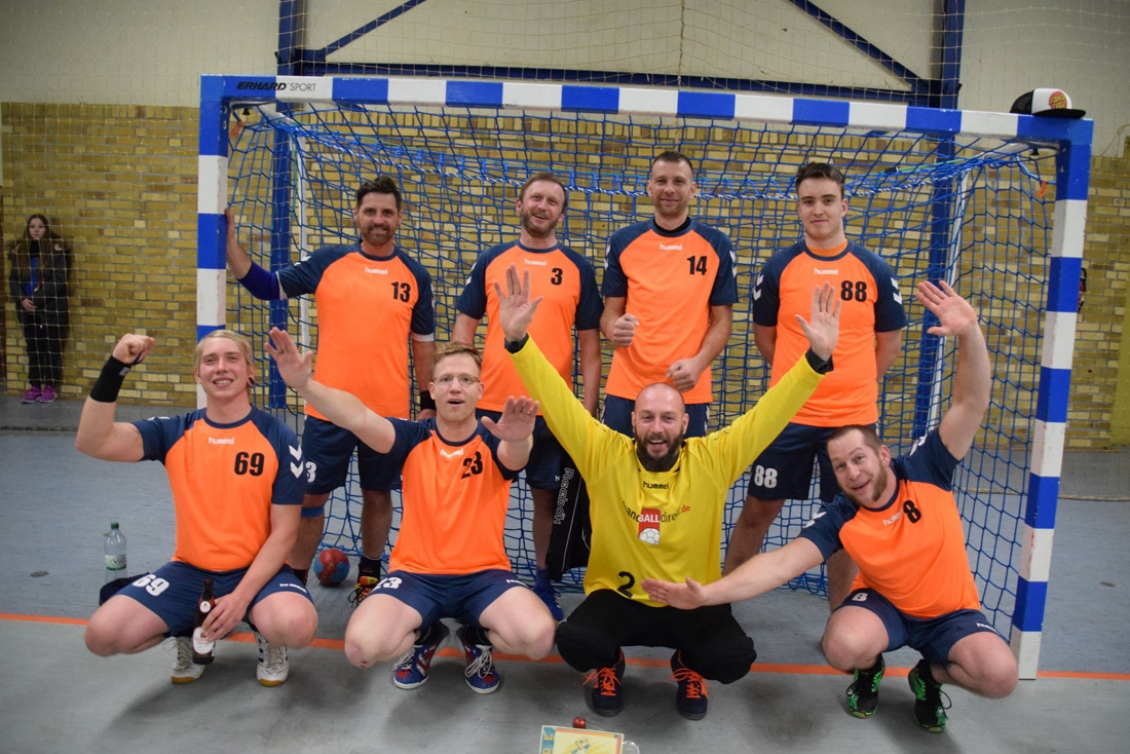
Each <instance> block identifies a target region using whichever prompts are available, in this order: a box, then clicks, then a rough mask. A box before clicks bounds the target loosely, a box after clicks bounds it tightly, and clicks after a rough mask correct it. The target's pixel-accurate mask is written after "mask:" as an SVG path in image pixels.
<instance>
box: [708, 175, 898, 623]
mask: <svg viewBox="0 0 1130 754" xmlns="http://www.w3.org/2000/svg"><path fill="white" fill-rule="evenodd" d="M795 185H796V190H797V213H798V214H799V215H800V221H801V224H802V225H803V226H804V240H803V241H801V242H799V243H797V244H795V245H793V246H792V247H791V248H789V249H785V250H784V251H781V252H778V253H777V254H775V255H773V257H772V258H771V259H769V261H768V262H766V263H765V265H764V267H763V268H762V269H761V271H760V272H759V273H758V275H757V278H756V281H755V282H754V289H753V337H754V342H755V343H756V344H757V350H758V351H760V352H761V355H762V356H763V357H764V358H765V361H766V362H767V363H768V364H770V365H771V366H772V380H771V381H770V384H775V383H776V382H777V380H779V379H780V378H781V376H782V375H783V374H784V373H785V372H786V371H787V370H788V369H789V367H790V366H792V364H793V363H795V362H796V360H797V357H798V356H799V355H800V354H802V353H804V350H805V349H806V348H807V347H808V341H807V340H806V338H805V337H804V332H803V331H802V330H801V329H800V327H798V326H797V323H796V319H795V318H794V315H795V314H800V313H804V312H805V311H807V306H808V303H807V302H808V299H809V297H810V295H811V291H812V287H813V285H817V284H822V283H825V282H827V283H830V284H831V285H832V287H833V288H835V289H836V292H837V295H838V296H839V298H840V301H841V302H842V304H843V314H842V315H841V319H840V339H839V342H838V343H837V344H836V353H835V355H834V357H833V358H834V360H835V362H836V371H835V372H834V373H833V374H831V375H829V376H828V379H826V380H824V381H823V382H822V383H821V384H820V387H819V388H818V389H817V391H816V392H815V393H814V394H813V395H812V398H810V399H809V401H808V403H806V404H804V406H803V407H802V408H801V409H800V411H797V414H796V416H795V417H793V420H792V422H790V423H789V426H788V427H786V428H785V431H784V432H782V433H781V434H780V435H779V436H778V437H777V439H776V440H774V441H773V443H772V444H771V445H770V446H769V447H768V448H766V450H765V452H764V453H762V454H761V455H760V456H758V458H757V460H756V461H754V462H753V468H752V470H751V473H750V484H749V493H748V495H747V497H746V500H745V506H744V507H743V508H742V512H741V516H740V517H739V518H738V521H737V523H736V524H735V526H734V529H733V531H732V532H730V542H729V545H728V546H727V549H726V569H725V570H726V572H727V573H729V572H730V571H732V570H734V569H735V568H737V567H738V566H739V565H741V564H742V563H744V562H745V561H747V560H749V559H750V558H751V557H753V556H754V555H755V554H756V553H757V552H758V551H760V550H761V545H762V543H763V542H764V541H765V535H766V533H767V532H768V531H769V526H770V525H771V524H772V523H773V521H774V519H776V518H777V515H778V514H779V513H780V512H781V508H782V506H783V505H784V503H785V500H786V499H792V500H804V499H806V498H807V497H808V490H809V485H810V483H811V481H812V460H813V457H815V458H816V459H817V461H818V463H819V468H820V497H821V499H822V500H824V501H825V502H827V501H830V500H831V499H832V498H833V497H835V495H836V492H838V491H839V488H838V487H836V475H835V474H833V473H832V468H831V466H830V465H829V463H828V452H827V450H826V449H825V443H826V442H827V440H828V436H829V435H830V434H831V432H832V430H834V429H835V428H836V427H842V426H845V425H847V424H875V423H876V422H877V421H878V420H879V409H878V406H877V403H878V397H879V392H878V380H880V379H882V376H883V375H884V374H885V373H886V371H887V369H889V368H890V366H891V364H893V363H894V361H895V359H896V358H897V357H898V353H899V347H900V344H901V342H902V330H903V328H904V327H906V312H905V311H904V309H903V305H902V296H901V295H900V294H899V289H898V281H896V280H895V277H894V275H893V274H892V273H891V269H890V267H888V266H887V263H886V262H884V261H883V260H882V259H880V258H879V257H878V256H876V255H875V254H873V253H872V252H870V251H868V250H867V249H864V248H863V247H862V246H860V245H859V244H857V243H853V242H850V241H848V239H847V236H846V235H844V216H845V215H846V214H847V209H848V203H847V199H846V198H845V197H844V176H843V173H841V172H840V171H839V170H837V169H836V168H834V167H832V166H831V165H827V164H825V163H822V162H812V163H809V164H807V165H804V166H802V167H801V168H800V170H799V171H798V172H797V176H796V184H795ZM854 575H855V568H854V566H852V563H851V561H850V560H848V559H847V556H846V555H843V554H837V555H836V557H834V558H833V559H832V560H831V561H829V563H828V597H829V603H830V606H831V608H832V609H835V608H836V606H838V605H839V604H840V602H842V601H843V598H844V597H845V596H847V591H848V589H849V588H850V586H851V580H852V577H853V576H854Z"/></svg>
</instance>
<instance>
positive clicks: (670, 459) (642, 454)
mask: <svg viewBox="0 0 1130 754" xmlns="http://www.w3.org/2000/svg"><path fill="white" fill-rule="evenodd" d="M682 447H683V433H682V432H680V433H679V434H678V435H676V436H675V438H674V439H673V440H672V441H671V442H670V444H668V446H667V452H666V453H664V454H663V455H661V456H659V457H658V458H656V457H654V456H652V455H650V454H649V453H648V452H647V443H646V442H645V440H644V438H642V437H640V436H639V435H637V436H636V458H638V459H640V465H641V466H643V467H644V468H645V469H646V470H648V471H670V470H671V469H672V468H673V467H674V466H675V462H676V461H678V460H679V449H680V448H682Z"/></svg>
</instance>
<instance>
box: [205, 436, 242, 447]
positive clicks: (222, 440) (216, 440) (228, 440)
mask: <svg viewBox="0 0 1130 754" xmlns="http://www.w3.org/2000/svg"><path fill="white" fill-rule="evenodd" d="M208 444H209V445H235V438H234V437H209V438H208Z"/></svg>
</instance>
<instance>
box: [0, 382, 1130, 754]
mask: <svg viewBox="0 0 1130 754" xmlns="http://www.w3.org/2000/svg"><path fill="white" fill-rule="evenodd" d="M80 408H81V404H80V403H78V402H75V401H59V402H57V403H55V404H52V405H33V406H22V405H20V404H19V402H18V399H17V398H14V397H11V396H0V490H2V491H3V492H2V493H0V494H2V497H0V573H2V574H3V578H2V579H0V658H2V661H0V752H3V753H4V754H25V753H33V752H34V753H35V754H39V753H47V752H50V753H69V752H129V753H131V754H132V753H133V752H150V751H153V752H158V751H159V752H168V753H169V754H178V753H179V752H193V754H198V753H199V752H202V751H210V752H212V751H214V752H229V751H230V752H240V753H241V754H244V753H245V754H254V753H256V752H269V753H270V754H281V753H283V752H299V751H301V752H311V751H324V752H332V754H349V753H350V752H366V753H367V754H368V753H370V752H421V751H435V752H505V753H507V754H509V753H511V752H512V753H514V754H519V753H523V752H529V753H531V754H532V753H533V752H536V751H538V742H539V733H540V726H541V725H542V724H546V723H548V724H555V725H568V724H570V723H571V721H572V720H573V718H574V716H577V715H581V716H584V717H586V718H587V719H588V721H589V724H590V727H593V728H600V729H605V730H615V731H621V732H624V733H626V734H627V737H628V738H630V739H633V740H635V741H636V742H637V743H638V745H639V747H640V750H641V752H643V754H660V753H667V752H730V751H733V752H738V751H742V752H749V751H753V752H759V751H766V752H767V751H773V752H824V751H833V750H835V751H859V752H868V754H885V753H887V752H915V754H919V753H920V752H949V753H956V752H970V753H976V754H993V753H994V752H1008V753H1009V754H1012V753H1020V752H1024V753H1029V752H1064V753H1067V754H1075V753H1087V752H1126V751H1130V745H1128V744H1127V741H1128V740H1130V556H1128V555H1127V547H1126V543H1127V542H1130V452H1117V453H1087V454H1068V456H1067V457H1066V459H1065V464H1064V483H1063V485H1062V495H1063V497H1062V498H1061V500H1060V506H1059V516H1058V521H1057V527H1056V533H1055V548H1054V555H1053V564H1052V577H1051V583H1050V587H1049V589H1050V592H1049V596H1048V610H1047V616H1046V620H1045V625H1044V640H1043V651H1042V655H1041V663H1040V665H1041V673H1040V678H1039V679H1038V680H1036V681H1025V682H1021V684H1020V686H1019V687H1018V688H1017V690H1016V692H1015V693H1014V694H1013V695H1012V696H1011V697H1009V698H1008V699H1005V700H1000V701H987V700H982V699H979V698H977V697H974V696H972V695H970V694H968V693H966V692H964V691H961V690H956V689H953V688H950V687H947V689H946V690H947V692H948V693H949V695H950V697H951V698H952V701H953V708H952V709H951V710H950V722H949V726H948V728H947V730H946V732H945V733H943V734H941V735H931V734H929V733H926V732H924V731H921V730H919V729H918V728H917V726H916V725H915V724H914V722H913V720H912V718H911V706H912V697H911V694H910V691H909V689H908V688H907V686H906V682H905V680H904V676H905V673H906V670H907V669H908V668H909V667H910V666H912V665H913V664H914V662H915V661H916V660H917V657H916V656H915V655H914V654H913V653H911V652H909V651H907V650H903V651H901V652H899V653H896V654H894V655H893V656H889V657H888V660H887V664H888V678H887V679H886V680H885V681H884V684H883V688H882V692H881V700H882V701H881V703H880V709H879V712H878V714H877V715H876V716H875V717H874V718H872V719H870V720H857V719H855V718H853V717H851V716H849V715H848V714H847V713H846V712H845V711H844V710H845V706H844V689H845V688H846V687H847V685H848V684H849V682H850V679H849V678H848V677H847V676H844V675H840V674H836V673H834V672H832V671H831V670H830V669H829V668H828V667H827V666H826V665H825V664H824V662H823V659H822V656H821V655H820V653H819V651H818V649H817V641H818V639H819V636H820V633H821V630H822V627H823V623H824V619H825V617H826V615H827V606H826V603H825V602H824V601H823V600H821V599H818V598H815V597H812V596H810V595H807V594H798V593H788V592H774V593H772V594H769V595H766V596H764V597H762V598H759V599H757V600H754V601H751V602H747V603H743V604H741V605H740V606H737V608H736V612H737V615H738V616H739V619H740V620H741V621H742V623H743V625H744V626H745V627H746V629H747V630H748V631H749V632H750V633H751V634H752V636H753V638H754V641H755V642H756V645H757V649H758V652H759V654H760V659H759V660H758V662H757V664H756V665H755V666H754V672H752V673H751V674H750V675H749V676H747V677H746V678H744V679H743V680H741V681H739V682H737V683H735V684H732V685H730V686H721V685H719V684H711V685H710V688H709V691H710V712H709V714H708V715H707V717H706V719H705V720H702V721H700V722H690V721H687V720H684V719H683V718H681V717H680V716H679V715H678V714H676V713H675V711H674V708H673V703H672V697H673V694H674V687H675V686H674V682H672V681H670V680H668V676H669V675H670V670H669V669H668V668H667V656H668V654H669V653H667V652H662V651H652V650H633V651H631V652H629V655H630V659H629V667H628V672H627V675H626V678H625V694H626V706H625V709H624V712H623V713H622V714H621V715H620V716H618V717H615V718H610V719H601V718H599V717H597V716H596V715H595V714H593V713H592V712H591V711H590V710H589V709H588V708H587V706H586V703H585V700H586V698H587V696H586V695H587V691H586V689H584V688H582V685H581V682H582V678H581V675H580V674H579V673H576V672H574V671H572V670H571V669H570V668H568V667H567V666H565V665H564V664H563V663H562V662H561V661H560V659H558V658H556V657H551V658H549V659H548V660H546V661H544V662H539V663H534V662H528V661H523V660H517V659H502V660H500V662H499V667H500V668H501V670H502V672H503V674H504V676H505V682H504V684H503V687H502V689H501V690H500V691H499V692H498V693H496V694H494V695H491V696H478V695H476V694H474V693H472V692H471V691H470V689H468V688H467V687H466V686H465V685H464V683H463V676H462V668H463V662H462V659H461V657H460V656H457V655H456V654H455V650H454V649H453V647H451V646H450V645H448V646H447V647H446V648H445V649H444V650H443V651H442V652H441V655H440V656H439V657H438V659H437V660H436V661H435V662H434V663H433V671H432V678H431V679H430V680H429V682H428V683H427V684H426V685H424V686H422V687H421V688H419V689H416V690H414V691H400V690H398V689H396V688H395V687H393V685H392V683H391V681H390V680H389V669H388V666H382V667H378V668H376V669H374V670H370V671H362V670H359V669H356V668H353V667H352V666H350V665H349V664H348V663H347V662H346V660H345V656H344V654H343V652H342V651H341V639H342V636H343V634H344V629H345V624H346V622H347V621H348V618H349V609H348V607H347V606H346V593H347V590H346V589H345V588H339V589H328V588H323V587H320V586H317V585H315V586H314V587H313V589H312V592H313V594H314V596H315V600H316V602H317V605H318V609H319V613H320V617H321V624H320V627H319V630H318V636H319V638H318V639H317V640H316V641H315V644H314V645H313V646H311V647H308V648H305V649H301V650H297V651H292V652H291V674H290V679H289V680H288V681H287V682H286V683H285V684H284V685H282V686H280V687H278V688H273V689H268V688H263V687H261V686H260V685H259V684H258V683H257V682H256V681H255V645H254V642H250V643H249V641H248V637H247V635H246V634H244V635H237V636H236V637H235V639H234V640H228V641H224V642H221V643H220V644H219V645H218V647H217V660H216V662H215V664H214V665H213V666H212V667H211V668H210V669H209V670H208V672H207V673H206V674H205V675H204V677H203V678H202V679H201V680H200V681H198V682H196V683H193V684H191V685H188V686H174V685H173V684H171V683H170V682H169V669H170V667H171V664H172V654H171V652H170V651H169V650H168V649H167V647H156V648H154V649H151V650H149V651H148V652H144V653H142V654H140V655H136V656H133V657H115V658H110V659H101V658H98V657H95V656H94V655H91V654H90V653H89V652H87V651H86V649H85V648H84V647H83V643H82V630H83V623H84V620H85V619H86V618H87V617H88V616H89V615H90V613H91V612H93V610H94V608H95V603H96V597H97V592H98V588H99V587H100V586H101V583H102V564H101V563H102V554H101V548H102V537H103V532H104V531H106V530H107V528H108V524H109V521H110V520H111V519H113V520H117V521H120V522H121V524H122V530H123V531H124V532H125V534H126V536H127V537H128V539H129V562H130V571H131V572H135V571H139V570H144V569H146V568H150V567H155V566H157V565H159V564H161V563H163V562H165V560H167V558H168V556H169V555H170V553H171V552H172V547H173V513H172V506H171V503H170V501H169V493H168V486H167V483H166V481H165V475H164V470H163V468H162V467H161V466H160V464H156V463H143V464H110V463H105V462H100V461H95V460H93V459H90V458H87V457H85V456H82V455H80V454H79V453H78V452H76V451H75V450H74V446H73V442H74V431H73V429H74V427H75V425H76V423H77V419H78V413H79V410H80ZM160 411H161V413H170V410H169V409H161V410H160ZM151 413H154V411H150V410H147V409H145V408H138V407H122V408H121V410H120V411H119V418H121V419H135V418H142V417H144V416H147V415H150V414H151ZM40 572H46V574H45V575H37V574H39V573H40ZM576 600H577V597H576V596H569V597H567V598H566V599H565V603H566V605H565V606H566V610H567V611H568V609H569V608H570V607H571V606H572V605H574V604H575V603H576Z"/></svg>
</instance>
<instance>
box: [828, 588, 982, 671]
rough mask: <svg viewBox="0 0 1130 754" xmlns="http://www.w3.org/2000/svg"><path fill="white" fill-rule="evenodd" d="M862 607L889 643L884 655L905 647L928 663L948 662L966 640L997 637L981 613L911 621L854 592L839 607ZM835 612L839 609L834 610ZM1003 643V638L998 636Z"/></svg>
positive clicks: (878, 599)
mask: <svg viewBox="0 0 1130 754" xmlns="http://www.w3.org/2000/svg"><path fill="white" fill-rule="evenodd" d="M849 605H850V606H854V607H862V608H866V609H867V610H870V611H871V612H873V613H875V615H877V616H879V620H881V621H883V626H884V627H885V628H886V629H887V637H888V639H889V640H890V641H889V643H888V645H887V648H886V650H884V651H886V652H892V651H894V650H896V649H898V648H899V647H903V646H907V647H910V648H911V649H916V650H918V651H919V652H921V653H922V656H923V657H925V658H926V661H927V662H937V663H946V662H949V657H950V650H951V649H953V645H954V644H957V643H958V642H959V641H961V640H962V639H964V638H965V637H966V636H970V635H972V634H979V633H992V634H996V635H997V636H1000V632H999V631H997V630H996V629H995V628H993V627H992V625H990V624H989V619H988V618H986V617H985V614H984V613H982V612H981V611H980V610H957V611H955V612H952V613H946V614H945V615H939V616H938V617H937V618H925V619H924V618H911V617H910V616H909V615H907V614H905V613H903V612H902V611H900V610H899V609H898V608H897V607H895V606H894V605H892V604H891V602H890V600H888V599H887V598H886V597H884V596H883V595H881V594H879V593H878V592H876V591H875V590H874V589H857V590H855V591H854V592H852V593H851V594H850V595H848V598H847V599H846V600H844V602H843V604H842V605H840V607H847V606H849ZM836 609H837V610H838V609H839V608H836ZM1001 638H1002V639H1004V637H1003V636H1001Z"/></svg>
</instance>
